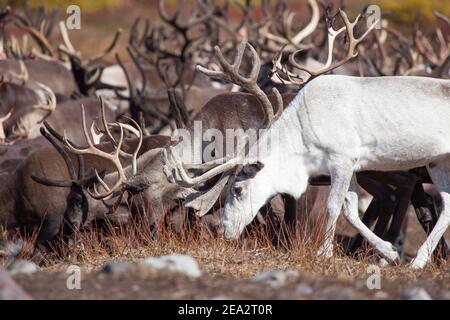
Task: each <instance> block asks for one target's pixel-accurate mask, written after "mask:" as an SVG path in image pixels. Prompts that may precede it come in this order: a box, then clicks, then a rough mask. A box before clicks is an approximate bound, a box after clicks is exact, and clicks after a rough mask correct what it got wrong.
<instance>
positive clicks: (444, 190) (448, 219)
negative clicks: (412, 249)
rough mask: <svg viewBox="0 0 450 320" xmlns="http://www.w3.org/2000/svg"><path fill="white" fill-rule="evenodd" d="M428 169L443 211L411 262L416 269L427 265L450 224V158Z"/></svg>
mask: <svg viewBox="0 0 450 320" xmlns="http://www.w3.org/2000/svg"><path fill="white" fill-rule="evenodd" d="M427 170H428V173H429V174H430V177H431V180H432V181H433V183H434V185H435V186H436V188H437V189H438V191H439V192H440V195H441V198H442V212H441V215H440V217H439V219H438V221H437V223H436V225H435V226H434V228H433V230H432V231H431V233H430V235H429V236H428V238H427V240H426V241H425V242H424V243H423V245H422V246H421V247H420V249H419V251H418V252H417V256H416V257H415V258H414V260H413V261H412V262H411V267H412V268H414V269H421V268H423V267H425V265H426V264H427V262H428V261H429V260H430V258H431V255H432V253H433V251H434V250H435V249H436V247H437V245H438V243H439V241H440V240H441V238H442V236H443V235H444V233H445V231H446V230H447V228H448V226H449V225H450V161H449V159H445V160H441V161H440V162H437V163H432V164H429V165H428V166H427Z"/></svg>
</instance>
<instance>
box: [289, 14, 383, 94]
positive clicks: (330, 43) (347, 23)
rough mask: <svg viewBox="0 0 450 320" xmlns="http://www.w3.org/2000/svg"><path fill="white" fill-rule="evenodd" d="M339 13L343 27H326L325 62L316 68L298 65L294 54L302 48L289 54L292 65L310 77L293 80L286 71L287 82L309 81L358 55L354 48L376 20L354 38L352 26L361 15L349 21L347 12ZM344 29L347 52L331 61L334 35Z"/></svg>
mask: <svg viewBox="0 0 450 320" xmlns="http://www.w3.org/2000/svg"><path fill="white" fill-rule="evenodd" d="M339 14H340V16H341V18H342V20H343V21H344V24H345V27H342V28H341V29H339V30H335V29H334V28H333V27H332V26H331V27H330V28H329V29H328V32H329V33H328V58H327V62H326V63H325V65H324V66H323V67H321V68H320V69H318V70H312V69H310V68H307V67H304V66H302V65H300V64H299V63H298V62H297V61H296V56H297V55H298V54H299V53H300V52H301V51H302V50H297V51H295V52H294V53H292V54H291V56H290V57H289V62H290V64H291V65H292V66H293V67H295V68H297V69H299V70H301V71H304V72H306V73H308V74H309V75H310V77H309V78H308V79H307V80H306V81H305V80H304V79H300V80H295V79H293V78H292V77H290V74H289V73H288V74H287V76H288V77H289V80H290V81H289V82H288V83H292V84H297V85H301V84H305V83H306V82H307V81H310V80H312V79H314V78H316V77H318V76H320V75H322V74H325V73H328V72H330V71H332V70H334V69H336V68H339V67H340V66H342V65H344V64H345V63H347V62H348V61H349V60H351V59H353V58H355V57H356V56H357V55H358V51H357V50H356V49H357V47H358V45H359V44H360V43H361V42H362V41H363V40H364V39H365V38H366V37H367V35H368V34H369V33H370V32H371V31H372V30H373V29H374V28H375V26H376V25H377V23H378V21H376V22H375V23H373V24H372V25H371V26H370V27H369V28H368V29H367V30H366V32H365V33H364V34H363V35H362V36H361V37H359V38H355V35H354V28H355V26H356V24H357V23H358V21H359V19H360V17H361V15H358V17H357V18H356V19H355V21H354V22H350V21H349V19H348V17H347V14H346V13H345V12H344V11H342V10H339ZM344 31H347V38H348V41H349V44H348V49H347V54H346V56H345V57H344V58H343V59H341V60H340V61H338V62H335V63H333V49H334V42H335V40H336V37H337V36H338V35H340V34H341V33H342V32H344Z"/></svg>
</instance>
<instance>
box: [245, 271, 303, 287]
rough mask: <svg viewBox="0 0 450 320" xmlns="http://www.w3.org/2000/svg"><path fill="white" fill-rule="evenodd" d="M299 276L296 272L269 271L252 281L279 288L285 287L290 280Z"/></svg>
mask: <svg viewBox="0 0 450 320" xmlns="http://www.w3.org/2000/svg"><path fill="white" fill-rule="evenodd" d="M298 276H299V272H298V271H295V270H287V271H280V270H277V271H267V272H263V273H260V274H258V275H256V276H254V277H253V278H252V279H251V281H253V282H259V283H262V284H267V285H269V286H272V287H274V288H278V287H282V286H284V285H285V284H286V283H287V281H288V280H289V279H292V278H296V277H298Z"/></svg>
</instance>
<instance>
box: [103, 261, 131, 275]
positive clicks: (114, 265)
mask: <svg viewBox="0 0 450 320" xmlns="http://www.w3.org/2000/svg"><path fill="white" fill-rule="evenodd" d="M134 268H135V265H134V264H133V263H131V262H126V261H109V262H107V263H105V265H104V266H103V267H102V270H101V271H102V272H105V273H124V272H128V271H130V270H132V269H134Z"/></svg>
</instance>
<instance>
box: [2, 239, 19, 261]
mask: <svg viewBox="0 0 450 320" xmlns="http://www.w3.org/2000/svg"><path fill="white" fill-rule="evenodd" d="M3 242H5V241H0V243H1V244H0V257H5V258H9V259H11V258H15V257H17V256H18V255H19V253H20V252H21V251H22V248H23V245H24V244H23V241H22V240H17V241H15V242H5V243H6V244H5V243H3Z"/></svg>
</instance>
